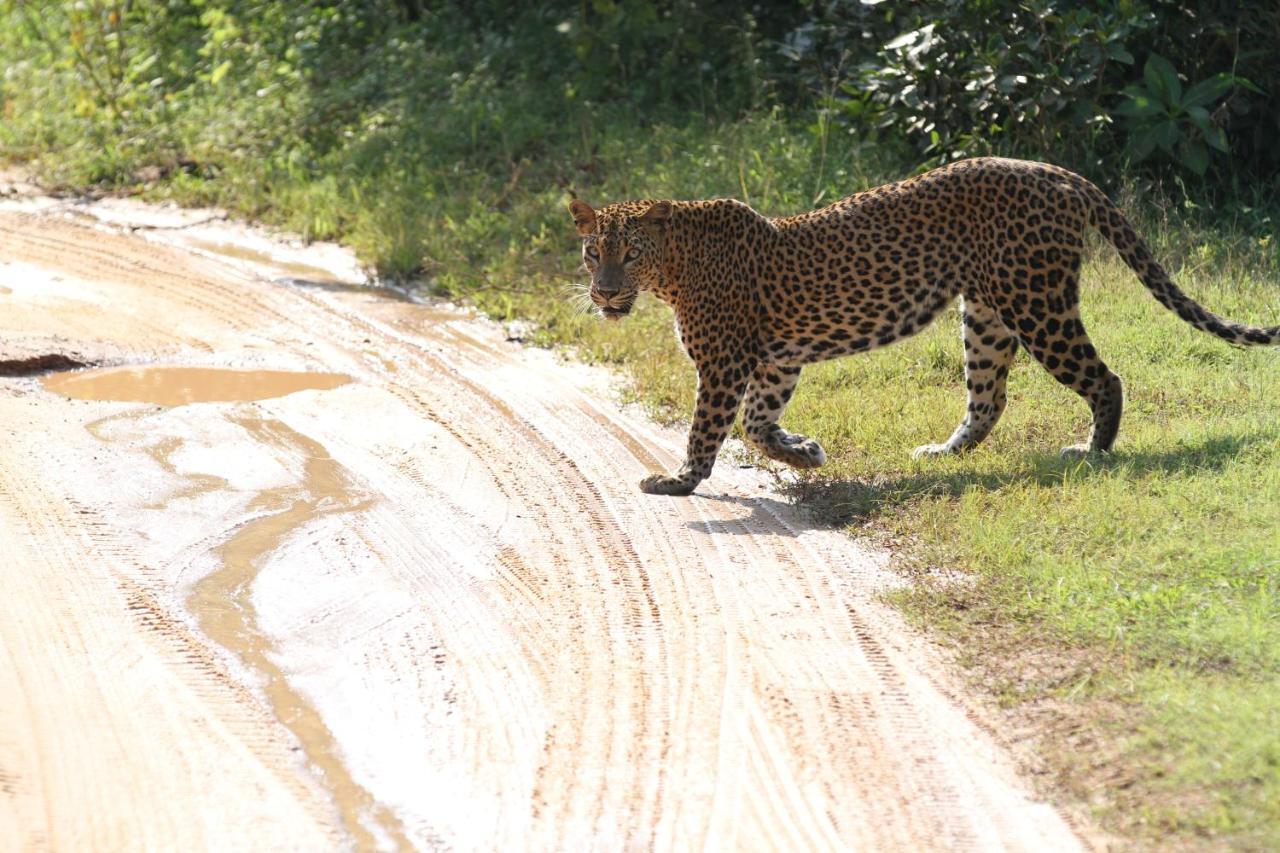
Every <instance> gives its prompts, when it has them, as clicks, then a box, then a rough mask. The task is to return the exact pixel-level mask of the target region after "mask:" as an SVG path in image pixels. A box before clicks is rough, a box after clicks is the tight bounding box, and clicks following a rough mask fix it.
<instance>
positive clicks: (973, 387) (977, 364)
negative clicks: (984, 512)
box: [912, 297, 1018, 459]
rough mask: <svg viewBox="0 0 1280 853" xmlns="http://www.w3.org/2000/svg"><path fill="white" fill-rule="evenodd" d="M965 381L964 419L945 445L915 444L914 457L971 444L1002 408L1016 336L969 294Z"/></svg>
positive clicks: (983, 435)
mask: <svg viewBox="0 0 1280 853" xmlns="http://www.w3.org/2000/svg"><path fill="white" fill-rule="evenodd" d="M963 335H964V381H965V386H966V387H967V389H968V391H969V406H968V409H967V410H966V411H965V415H964V420H962V421H961V422H960V425H959V426H958V427H956V430H955V432H953V433H952V434H951V438H949V439H947V441H946V442H945V443H944V444H926V445H924V446H923V447H917V448H916V449H915V452H914V453H912V456H913V457H914V458H917V459H918V458H919V457H921V456H934V455H940V454H943V453H959V452H961V451H963V450H968V449H969V448H971V447H974V446H975V445H977V444H978V442H980V441H982V440H983V439H984V438H986V437H987V435H988V434H989V433H990V432H991V430H992V428H993V427H995V425H996V421H998V420H1000V415H1001V414H1003V412H1004V407H1005V400H1006V396H1005V384H1006V380H1007V378H1008V375H1009V365H1010V364H1012V363H1013V357H1014V355H1016V354H1017V352H1018V339H1017V337H1016V336H1015V335H1014V334H1013V332H1011V331H1009V330H1008V328H1006V327H1005V325H1004V324H1003V323H1002V322H1001V321H1000V318H999V317H998V316H997V315H996V312H995V311H993V310H991V308H989V307H988V306H987V305H985V304H983V303H982V302H980V301H978V300H977V299H973V298H970V297H965V300H964V324H963Z"/></svg>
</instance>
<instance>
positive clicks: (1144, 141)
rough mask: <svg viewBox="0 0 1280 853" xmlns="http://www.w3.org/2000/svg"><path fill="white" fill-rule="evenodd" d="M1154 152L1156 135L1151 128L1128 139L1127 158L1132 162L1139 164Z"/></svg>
mask: <svg viewBox="0 0 1280 853" xmlns="http://www.w3.org/2000/svg"><path fill="white" fill-rule="evenodd" d="M1155 150H1156V134H1155V131H1154V130H1152V129H1151V128H1144V129H1142V130H1139V131H1136V132H1135V133H1134V134H1133V135H1132V136H1130V137H1129V156H1131V157H1132V158H1133V162H1135V163H1141V162H1142V161H1143V160H1145V159H1147V158H1148V157H1150V156H1151V152H1152V151H1155Z"/></svg>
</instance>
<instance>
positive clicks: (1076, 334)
mask: <svg viewBox="0 0 1280 853" xmlns="http://www.w3.org/2000/svg"><path fill="white" fill-rule="evenodd" d="M1078 269H1079V259H1078V258H1076V259H1074V262H1073V263H1071V264H1069V265H1068V266H1067V267H1066V269H1065V270H1063V276H1062V280H1063V287H1062V289H1061V290H1057V291H1051V292H1049V293H1047V294H1046V295H1045V296H1044V298H1042V299H1040V298H1036V299H1032V300H1030V301H1029V302H1028V303H1026V304H1025V305H1023V306H1021V307H1020V308H1013V307H1008V308H1003V309H1001V312H1000V316H1001V319H1002V320H1003V321H1004V323H1005V325H1007V326H1008V327H1010V328H1012V329H1015V330H1016V331H1017V334H1018V339H1019V340H1020V341H1021V342H1022V345H1023V346H1024V347H1026V348H1027V350H1028V351H1029V352H1030V353H1031V354H1032V355H1033V356H1035V358H1036V360H1037V361H1039V362H1040V364H1041V365H1043V367H1044V369H1045V370H1047V371H1049V373H1050V374H1051V375H1052V376H1053V378H1054V379H1057V380H1058V381H1059V382H1061V383H1062V384H1063V385H1066V386H1067V387H1068V388H1070V389H1071V390H1072V391H1075V392H1076V393H1077V394H1079V395H1080V396H1081V397H1082V398H1084V401H1085V402H1086V403H1088V404H1089V409H1090V411H1091V412H1092V413H1093V427H1092V429H1091V430H1090V432H1089V440H1088V441H1087V442H1085V443H1084V444H1073V445H1071V446H1069V447H1064V448H1062V454H1063V455H1064V456H1077V455H1083V454H1086V453H1100V452H1107V451H1109V450H1111V446H1112V445H1113V444H1115V441H1116V433H1118V432H1119V431H1120V415H1121V413H1122V412H1123V411H1124V386H1123V384H1122V383H1121V382H1120V377H1119V376H1116V375H1115V374H1114V373H1112V372H1111V369H1110V368H1109V367H1107V365H1106V363H1105V362H1104V361H1103V360H1102V358H1101V357H1099V355H1098V351H1097V350H1096V349H1094V347H1093V342H1092V341H1090V340H1089V335H1088V333H1087V332H1086V331H1085V328H1084V323H1083V322H1082V321H1081V319H1080V303H1079V292H1078V289H1077V286H1076V275H1077V270H1078ZM1037 308H1040V309H1041V310H1036V309H1037Z"/></svg>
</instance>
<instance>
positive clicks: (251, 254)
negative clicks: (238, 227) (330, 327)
mask: <svg viewBox="0 0 1280 853" xmlns="http://www.w3.org/2000/svg"><path fill="white" fill-rule="evenodd" d="M187 242H188V243H189V244H190V245H192V246H195V247H196V248H197V249H202V250H203V251H206V252H209V253H211V254H214V255H222V256H223V257H226V258H235V259H236V260H239V261H249V262H250V263H253V264H261V265H262V266H268V267H275V268H276V269H279V270H283V271H285V272H287V273H289V274H290V275H292V276H295V277H297V278H300V279H305V280H307V281H325V282H338V281H341V279H340V278H339V277H338V276H336V275H334V274H333V273H332V272H330V271H329V270H327V269H325V268H324V267H315V266H312V265H311V264H302V263H298V262H297V261H285V260H281V259H280V258H278V257H276V256H275V255H272V254H271V253H269V252H260V251H258V250H257V249H250V248H248V247H247V246H241V245H238V244H236V243H226V242H223V241H220V240H199V239H196V240H189V241H187Z"/></svg>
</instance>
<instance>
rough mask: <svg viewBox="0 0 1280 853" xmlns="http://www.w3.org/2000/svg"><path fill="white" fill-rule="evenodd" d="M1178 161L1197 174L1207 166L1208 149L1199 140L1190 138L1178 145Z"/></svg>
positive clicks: (1202, 172)
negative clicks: (1188, 140) (1185, 142)
mask: <svg viewBox="0 0 1280 853" xmlns="http://www.w3.org/2000/svg"><path fill="white" fill-rule="evenodd" d="M1178 161H1179V162H1180V163H1182V165H1184V166H1186V167H1187V168H1188V169H1190V170H1191V171H1193V172H1195V173H1196V174H1197V175H1203V174H1204V173H1205V170H1206V169H1208V168H1209V151H1208V150H1207V149H1206V148H1205V147H1204V144H1203V143H1201V142H1200V141H1199V140H1195V139H1193V140H1191V141H1190V142H1188V143H1187V144H1185V145H1181V146H1179V147H1178Z"/></svg>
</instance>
